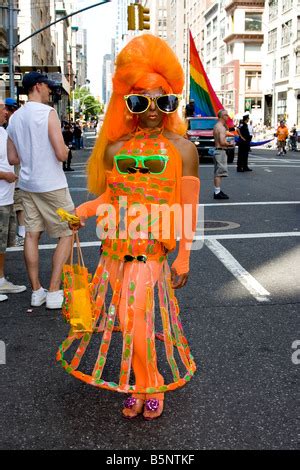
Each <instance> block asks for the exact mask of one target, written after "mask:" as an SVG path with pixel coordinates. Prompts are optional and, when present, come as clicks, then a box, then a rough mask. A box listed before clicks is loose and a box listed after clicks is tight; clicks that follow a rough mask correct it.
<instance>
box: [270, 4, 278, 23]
mask: <svg viewBox="0 0 300 470" xmlns="http://www.w3.org/2000/svg"><path fill="white" fill-rule="evenodd" d="M277 15H278V0H269V20H270V21H271V20H274V18H276V17H277Z"/></svg>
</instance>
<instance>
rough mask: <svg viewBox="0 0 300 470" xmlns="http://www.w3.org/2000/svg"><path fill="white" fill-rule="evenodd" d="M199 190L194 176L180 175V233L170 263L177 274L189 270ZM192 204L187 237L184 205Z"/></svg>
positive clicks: (198, 183) (197, 179) (197, 180)
mask: <svg viewBox="0 0 300 470" xmlns="http://www.w3.org/2000/svg"><path fill="white" fill-rule="evenodd" d="M199 192H200V180H199V178H196V177H195V176H182V178H181V208H182V230H181V231H182V235H181V240H180V242H179V250H178V254H177V258H176V259H175V261H174V263H173V264H172V268H173V269H174V270H175V271H176V274H177V275H181V274H186V273H188V272H189V270H190V244H191V243H192V241H193V238H194V234H195V232H196V227H197V216H198V202H199ZM185 204H189V205H191V206H192V227H191V228H192V233H191V234H190V235H191V237H189V238H187V237H186V235H185V233H184V206H185Z"/></svg>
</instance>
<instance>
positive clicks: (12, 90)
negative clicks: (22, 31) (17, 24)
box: [8, 0, 15, 98]
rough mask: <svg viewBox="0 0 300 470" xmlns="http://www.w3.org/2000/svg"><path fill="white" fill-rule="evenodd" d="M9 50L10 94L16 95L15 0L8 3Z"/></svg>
mask: <svg viewBox="0 0 300 470" xmlns="http://www.w3.org/2000/svg"><path fill="white" fill-rule="evenodd" d="M8 51H9V59H8V60H9V94H10V96H11V97H12V98H14V97H15V81H14V73H15V68H14V0H9V3H8Z"/></svg>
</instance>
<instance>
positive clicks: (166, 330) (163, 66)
mask: <svg viewBox="0 0 300 470" xmlns="http://www.w3.org/2000/svg"><path fill="white" fill-rule="evenodd" d="M183 85H184V73H183V70H182V67H181V65H180V63H179V61H178V59H177V57H176V55H175V54H174V53H173V51H172V50H171V49H170V47H169V46H168V45H167V43H166V42H165V41H163V40H162V39H159V38H157V37H155V36H153V35H151V34H145V35H141V36H138V37H135V38H134V39H132V40H131V41H130V42H129V43H128V44H127V45H126V46H125V47H124V48H123V50H122V51H121V52H120V54H119V55H118V57H117V60H116V68H115V74H114V77H113V93H112V96H111V99H110V102H109V105H108V109H107V112H106V115H105V119H104V122H103V126H102V128H101V132H100V135H99V137H98V139H97V142H96V144H95V147H94V150H93V152H92V155H91V157H90V159H89V161H88V165H87V175H88V189H89V191H90V192H92V193H94V194H95V195H98V198H97V199H95V200H93V201H88V202H86V203H84V204H82V205H81V206H79V207H78V208H77V209H76V214H77V216H79V217H80V220H81V222H80V224H73V228H74V229H75V230H76V229H78V228H80V227H82V226H84V224H85V220H86V219H87V218H89V217H92V216H95V215H98V216H99V218H98V225H97V230H98V234H99V236H100V238H101V240H102V254H101V257H100V261H99V264H98V267H97V269H96V272H95V275H94V278H93V281H92V284H93V289H94V290H93V293H94V294H93V295H94V300H95V316H94V325H93V333H99V334H100V333H102V339H101V344H100V346H99V349H98V357H97V360H96V363H95V365H94V369H93V372H92V373H91V374H90V375H89V374H86V373H83V372H79V371H78V370H77V369H78V366H79V363H80V360H81V358H82V356H83V355H84V354H85V351H86V349H87V346H88V344H89V342H90V339H91V337H92V336H93V334H92V333H91V332H90V333H87V334H85V335H81V336H80V335H79V336H78V335H76V333H74V332H72V331H71V333H70V335H69V337H68V339H67V341H65V342H64V343H63V345H62V346H61V348H60V350H59V353H58V360H60V361H61V362H62V365H63V367H64V368H65V369H66V370H67V371H68V372H69V373H71V374H72V375H74V376H75V377H77V378H79V379H81V380H83V381H85V382H87V383H90V384H91V385H94V386H97V387H100V388H106V389H109V390H114V391H118V392H122V393H127V394H129V395H128V398H127V399H126V400H125V402H124V408H123V410H122V413H123V416H124V417H126V418H129V419H132V418H135V417H136V416H137V415H139V414H143V416H144V418H145V419H147V420H151V419H155V418H158V417H159V416H160V415H161V414H162V412H163V407H164V396H165V393H166V392H168V391H170V390H174V389H176V388H178V387H181V386H183V385H185V383H186V382H188V381H189V380H190V379H191V377H192V376H193V374H194V372H195V370H196V366H195V363H194V360H193V357H192V355H191V353H190V349H189V346H188V342H187V340H186V338H185V336H184V334H183V329H182V325H181V322H180V319H179V307H178V303H177V300H176V297H175V294H174V289H179V288H181V287H183V286H184V285H185V284H186V282H187V279H188V275H189V257H190V246H191V242H192V239H193V236H194V232H195V229H196V223H197V204H198V199H199V189H200V181H199V176H198V153H197V149H196V147H195V146H194V144H192V143H191V142H189V141H188V140H186V139H185V138H184V137H183V136H184V134H185V131H186V127H185V124H184V122H183V121H182V120H181V118H180V117H179V115H178V113H177V110H178V106H179V102H180V96H179V94H180V93H181V92H182V89H183ZM185 205H188V206H189V208H191V211H189V219H191V220H189V222H191V230H190V231H189V233H188V234H187V235H186V231H185V230H184V227H182V222H186V220H187V217H186V214H185V211H182V210H175V211H174V212H172V211H170V212H168V211H166V210H165V209H166V208H173V207H176V208H177V209H178V206H179V208H180V209H182V208H183V207H184V206H185ZM163 208H164V210H165V212H167V213H168V214H169V218H168V222H166V219H164V218H163V212H164V210H163ZM157 210H158V211H157ZM160 210H161V211H160ZM116 214H117V216H116ZM149 214H150V215H149ZM153 214H156V215H157V214H158V216H156V217H154V216H153ZM114 217H116V224H115V228H113V229H111V221H112V220H113V219H114ZM179 225H181V228H182V230H181V239H180V242H179V248H178V253H177V257H176V259H175V261H174V263H173V264H172V267H171V270H170V268H169V265H168V261H167V256H168V253H169V252H171V251H173V250H175V249H176V237H177V234H178V227H179ZM133 227H134V228H135V230H134V231H132V228H133ZM166 228H168V230H166ZM133 232H134V233H133ZM108 234H109V235H108ZM136 234H137V235H136ZM109 285H110V286H111V289H112V300H111V301H110V305H109V308H108V309H107V310H106V309H105V303H107V289H108V288H109ZM156 287H157V289H158V298H159V307H160V314H161V324H162V328H163V333H158V332H157V331H156V330H155V306H154V296H155V295H154V293H155V288H156ZM117 320H118V322H119V329H120V330H121V332H122V355H121V363H120V372H119V375H118V380H116V381H112V380H110V381H108V380H107V379H104V378H103V375H104V374H103V370H104V367H105V369H106V364H107V369H108V372H109V367H108V362H109V361H108V359H109V354H108V353H109V351H111V349H112V346H111V340H112V332H113V330H116V329H118V328H117V327H116V326H115V321H117ZM75 339H81V343H80V345H79V347H78V349H77V352H76V354H75V356H74V358H73V361H72V362H71V363H70V364H69V363H67V361H66V360H65V356H64V353H65V352H66V351H67V349H68V348H69V347H70V345H71V344H72V342H73V341H74V340H75ZM156 339H160V340H162V341H163V343H164V349H165V354H166V359H167V363H168V364H169V366H170V373H171V379H170V378H166V377H163V376H162V374H161V373H160V372H159V370H158V365H157V348H156ZM176 358H177V359H176ZM179 361H180V364H181V365H180V366H179V364H178V362H179ZM182 369H184V370H185V372H184V373H183V372H182ZM131 372H133V374H134V378H135V383H134V384H132V383H131Z"/></svg>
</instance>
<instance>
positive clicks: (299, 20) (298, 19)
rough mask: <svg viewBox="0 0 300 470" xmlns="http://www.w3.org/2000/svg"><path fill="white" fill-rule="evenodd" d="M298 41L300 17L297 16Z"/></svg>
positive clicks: (298, 37) (298, 38) (299, 37)
mask: <svg viewBox="0 0 300 470" xmlns="http://www.w3.org/2000/svg"><path fill="white" fill-rule="evenodd" d="M297 40H298V41H299V40H300V16H297Z"/></svg>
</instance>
